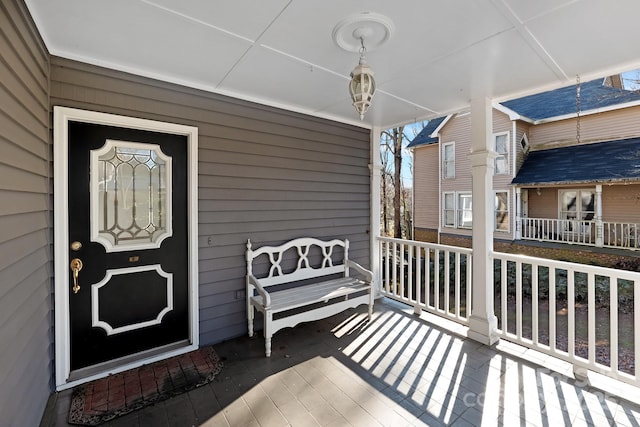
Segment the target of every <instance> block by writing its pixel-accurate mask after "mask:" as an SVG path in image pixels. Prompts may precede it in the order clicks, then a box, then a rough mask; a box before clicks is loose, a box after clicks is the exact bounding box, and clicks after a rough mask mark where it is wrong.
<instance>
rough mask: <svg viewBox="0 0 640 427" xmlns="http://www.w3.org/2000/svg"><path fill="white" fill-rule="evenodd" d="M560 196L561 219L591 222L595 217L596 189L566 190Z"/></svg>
mask: <svg viewBox="0 0 640 427" xmlns="http://www.w3.org/2000/svg"><path fill="white" fill-rule="evenodd" d="M559 193H560V194H559V196H560V219H578V220H584V221H591V220H592V219H593V217H594V216H595V198H596V191H595V189H588V190H564V191H560V192H559Z"/></svg>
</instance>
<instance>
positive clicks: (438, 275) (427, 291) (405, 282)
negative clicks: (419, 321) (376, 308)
mask: <svg viewBox="0 0 640 427" xmlns="http://www.w3.org/2000/svg"><path fill="white" fill-rule="evenodd" d="M379 241H380V247H379V249H380V268H381V276H382V277H381V288H382V289H381V292H382V294H383V295H384V296H386V297H389V298H392V299H395V300H398V301H402V302H405V303H407V304H409V305H411V306H413V307H414V311H415V312H416V313H419V312H420V310H425V311H427V312H430V313H433V314H436V315H439V316H442V317H445V318H447V319H450V320H453V321H456V322H458V323H462V324H467V323H468V320H469V311H468V309H467V307H470V304H467V302H470V301H471V286H470V284H471V264H472V256H471V252H472V251H471V249H465V248H459V247H453V246H444V245H436V244H431V243H423V242H416V241H410V240H401V239H393V238H385V237H380V238H379Z"/></svg>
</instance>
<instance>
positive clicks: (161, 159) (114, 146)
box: [90, 140, 172, 252]
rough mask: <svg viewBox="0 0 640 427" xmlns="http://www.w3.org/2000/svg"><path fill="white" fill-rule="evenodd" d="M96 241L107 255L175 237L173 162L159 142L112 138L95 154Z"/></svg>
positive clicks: (93, 211)
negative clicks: (103, 247)
mask: <svg viewBox="0 0 640 427" xmlns="http://www.w3.org/2000/svg"><path fill="white" fill-rule="evenodd" d="M90 197H91V239H92V241H96V242H99V243H101V244H102V245H104V246H105V248H106V249H107V252H117V251H125V250H133V249H152V248H158V247H160V243H161V242H162V240H164V239H165V238H167V237H169V236H171V233H172V230H171V158H170V157H169V156H166V155H164V154H163V153H162V151H161V149H160V147H159V146H158V145H155V144H143V143H135V142H126V141H114V140H107V141H106V142H105V145H104V146H103V147H102V148H100V149H97V150H92V151H91V196H90Z"/></svg>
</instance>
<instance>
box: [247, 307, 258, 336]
mask: <svg viewBox="0 0 640 427" xmlns="http://www.w3.org/2000/svg"><path fill="white" fill-rule="evenodd" d="M255 314H256V309H255V308H254V307H253V304H251V303H250V302H247V323H248V327H249V336H250V337H252V336H253V318H254V317H255Z"/></svg>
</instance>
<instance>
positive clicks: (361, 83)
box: [349, 35, 376, 120]
mask: <svg viewBox="0 0 640 427" xmlns="http://www.w3.org/2000/svg"><path fill="white" fill-rule="evenodd" d="M360 45H361V47H360V61H359V62H358V65H356V67H355V68H354V69H353V71H351V81H350V82H349V94H350V95H351V101H352V102H353V106H354V107H355V109H356V111H357V112H358V114H360V120H363V119H364V113H366V112H367V110H368V109H369V107H370V106H371V100H372V99H373V95H375V93H376V80H375V79H374V78H373V71H372V70H371V67H370V66H369V64H367V61H366V59H365V53H366V52H367V48H366V47H365V45H364V36H363V35H361V36H360Z"/></svg>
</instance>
